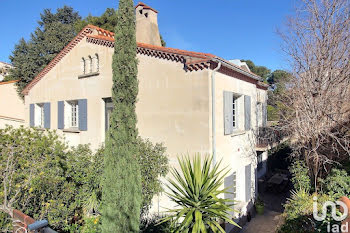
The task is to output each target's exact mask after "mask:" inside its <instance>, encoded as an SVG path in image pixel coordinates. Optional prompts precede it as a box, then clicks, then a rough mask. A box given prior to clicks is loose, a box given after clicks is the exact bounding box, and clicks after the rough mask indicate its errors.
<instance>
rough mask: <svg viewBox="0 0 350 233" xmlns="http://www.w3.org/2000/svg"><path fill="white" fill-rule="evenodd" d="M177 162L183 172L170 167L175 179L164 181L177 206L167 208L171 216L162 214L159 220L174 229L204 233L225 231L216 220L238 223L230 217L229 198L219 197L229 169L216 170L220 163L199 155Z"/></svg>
mask: <svg viewBox="0 0 350 233" xmlns="http://www.w3.org/2000/svg"><path fill="white" fill-rule="evenodd" d="M179 164H180V167H181V173H182V174H180V173H179V172H178V170H177V169H175V168H173V169H172V170H171V174H172V175H173V177H174V179H169V180H168V181H169V183H170V185H167V186H168V188H169V190H171V193H168V196H169V198H170V199H171V200H172V201H173V202H175V203H176V204H177V205H178V208H176V209H173V210H170V211H169V214H171V216H168V217H165V218H164V219H163V221H162V222H171V227H174V228H175V232H183V233H188V232H197V233H199V232H202V233H204V232H208V231H209V229H211V230H212V231H213V232H222V233H224V232H225V230H224V229H223V228H222V227H221V226H220V224H219V223H218V221H225V222H227V223H231V224H233V225H236V226H238V225H237V224H236V223H235V222H234V221H232V220H231V218H230V217H229V216H230V214H229V211H233V209H231V206H232V205H233V203H232V200H228V199H223V198H220V197H219V196H221V195H223V194H225V193H226V191H225V189H224V190H220V187H221V186H222V185H223V182H224V177H225V175H226V174H227V173H228V171H225V170H219V167H220V163H218V164H217V165H215V166H214V167H211V166H212V159H211V158H209V157H206V158H205V159H204V162H203V164H202V163H201V158H200V156H199V155H196V156H195V157H194V158H193V160H192V161H191V160H190V159H189V157H186V158H183V159H179ZM230 203H232V204H230Z"/></svg>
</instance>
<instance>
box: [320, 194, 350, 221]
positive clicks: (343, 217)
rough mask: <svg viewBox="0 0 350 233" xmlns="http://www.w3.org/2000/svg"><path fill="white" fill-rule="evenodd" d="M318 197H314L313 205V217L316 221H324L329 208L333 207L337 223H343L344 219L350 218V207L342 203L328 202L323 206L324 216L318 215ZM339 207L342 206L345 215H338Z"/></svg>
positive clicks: (333, 214) (333, 215) (333, 216)
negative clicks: (349, 209) (349, 216)
mask: <svg viewBox="0 0 350 233" xmlns="http://www.w3.org/2000/svg"><path fill="white" fill-rule="evenodd" d="M317 205H318V202H317V197H314V203H313V216H314V218H315V220H316V221H319V222H321V221H324V220H325V219H326V217H327V210H328V207H331V210H332V218H333V219H334V220H335V221H338V222H341V221H343V220H344V219H346V218H347V217H348V207H347V206H346V204H345V203H344V202H342V201H336V202H335V203H334V202H332V201H326V202H325V203H324V204H323V206H322V214H321V216H319V215H318V209H317ZM337 205H339V206H341V207H342V208H343V210H344V211H343V214H342V215H341V216H338V215H337Z"/></svg>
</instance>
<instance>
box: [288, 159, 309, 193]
mask: <svg viewBox="0 0 350 233" xmlns="http://www.w3.org/2000/svg"><path fill="white" fill-rule="evenodd" d="M289 170H290V172H291V174H292V176H293V177H292V183H293V185H294V189H295V190H296V191H299V190H304V191H305V192H307V193H309V191H310V190H311V180H310V176H309V169H308V167H307V166H306V165H305V162H304V161H302V160H296V161H294V162H293V164H292V166H291V167H290V169H289ZM301 193H302V192H301Z"/></svg>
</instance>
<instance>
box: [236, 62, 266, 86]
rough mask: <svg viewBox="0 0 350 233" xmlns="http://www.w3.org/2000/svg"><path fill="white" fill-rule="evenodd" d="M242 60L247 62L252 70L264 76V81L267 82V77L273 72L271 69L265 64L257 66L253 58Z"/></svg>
mask: <svg viewBox="0 0 350 233" xmlns="http://www.w3.org/2000/svg"><path fill="white" fill-rule="evenodd" d="M242 62H246V63H247V65H248V67H249V69H250V71H251V72H253V73H254V74H257V75H259V76H260V77H262V78H263V80H264V82H267V78H268V76H269V75H270V73H271V70H270V69H268V68H267V67H265V66H257V65H255V64H254V62H252V61H251V60H242Z"/></svg>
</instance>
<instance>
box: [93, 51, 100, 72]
mask: <svg viewBox="0 0 350 233" xmlns="http://www.w3.org/2000/svg"><path fill="white" fill-rule="evenodd" d="M94 68H95V72H99V71H100V60H99V58H98V54H97V53H96V54H95V67H94Z"/></svg>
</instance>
